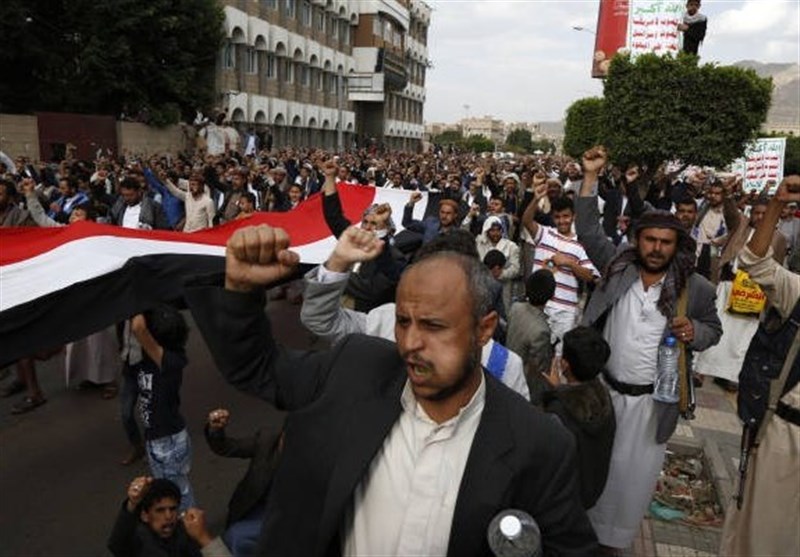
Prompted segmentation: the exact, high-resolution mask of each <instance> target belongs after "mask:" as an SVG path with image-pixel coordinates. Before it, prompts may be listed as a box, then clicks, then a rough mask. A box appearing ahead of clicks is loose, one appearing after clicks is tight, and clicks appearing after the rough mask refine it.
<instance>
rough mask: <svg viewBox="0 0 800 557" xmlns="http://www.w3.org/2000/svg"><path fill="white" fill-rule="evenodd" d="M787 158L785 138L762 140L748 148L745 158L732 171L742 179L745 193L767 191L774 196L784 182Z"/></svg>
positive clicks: (733, 166) (734, 164)
mask: <svg viewBox="0 0 800 557" xmlns="http://www.w3.org/2000/svg"><path fill="white" fill-rule="evenodd" d="M785 156H786V138H785V137H765V138H760V139H757V140H755V141H754V142H753V143H751V144H750V145H749V146H748V147H747V149H746V150H745V153H744V157H742V158H740V159H737V160H736V161H735V162H734V163H733V164H732V165H731V170H732V171H733V172H734V173H736V174H738V175H739V176H741V177H742V189H743V190H744V191H745V192H750V191H754V190H755V191H756V192H758V193H761V192H763V191H765V189H766V190H767V191H766V193H768V194H772V193H774V191H775V188H777V186H778V183H780V181H781V180H783V162H784V157H785ZM768 184H769V188H767V185H768Z"/></svg>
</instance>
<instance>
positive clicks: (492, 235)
mask: <svg viewBox="0 0 800 557" xmlns="http://www.w3.org/2000/svg"><path fill="white" fill-rule="evenodd" d="M486 237H487V238H489V241H490V242H492V243H493V244H496V243H497V242H499V241H500V239H501V238H502V237H503V229H502V228H501V227H499V226H497V225H493V226H492V227H491V228H489V230H487V231H486Z"/></svg>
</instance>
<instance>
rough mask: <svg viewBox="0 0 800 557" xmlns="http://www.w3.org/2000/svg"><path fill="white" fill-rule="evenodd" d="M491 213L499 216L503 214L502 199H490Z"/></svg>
mask: <svg viewBox="0 0 800 557" xmlns="http://www.w3.org/2000/svg"><path fill="white" fill-rule="evenodd" d="M489 212H490V213H491V214H493V215H499V214H500V213H502V212H503V200H502V199H490V200H489Z"/></svg>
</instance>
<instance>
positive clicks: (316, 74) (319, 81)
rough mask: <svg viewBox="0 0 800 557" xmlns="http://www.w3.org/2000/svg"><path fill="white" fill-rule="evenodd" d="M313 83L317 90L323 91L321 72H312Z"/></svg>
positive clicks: (323, 75)
mask: <svg viewBox="0 0 800 557" xmlns="http://www.w3.org/2000/svg"><path fill="white" fill-rule="evenodd" d="M314 82H315V86H316V88H317V90H319V91H324V90H325V74H324V73H323V72H322V70H315V71H314Z"/></svg>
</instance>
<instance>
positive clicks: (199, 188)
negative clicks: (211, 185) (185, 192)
mask: <svg viewBox="0 0 800 557" xmlns="http://www.w3.org/2000/svg"><path fill="white" fill-rule="evenodd" d="M202 192H203V184H201V183H200V180H198V179H196V178H191V179H190V180H189V193H191V194H192V195H200V194H201V193H202Z"/></svg>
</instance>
